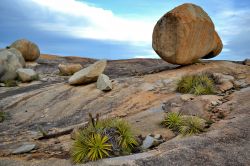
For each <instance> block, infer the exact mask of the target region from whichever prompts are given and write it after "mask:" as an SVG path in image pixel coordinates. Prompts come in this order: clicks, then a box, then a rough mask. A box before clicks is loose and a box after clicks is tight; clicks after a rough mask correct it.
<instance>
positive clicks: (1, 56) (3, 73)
mask: <svg viewBox="0 0 250 166" xmlns="http://www.w3.org/2000/svg"><path fill="white" fill-rule="evenodd" d="M24 66H25V61H24V59H23V57H22V54H21V53H20V52H19V51H18V50H16V49H14V48H11V49H0V82H5V81H8V80H14V79H15V78H16V77H17V73H16V70H17V69H19V68H23V67H24Z"/></svg>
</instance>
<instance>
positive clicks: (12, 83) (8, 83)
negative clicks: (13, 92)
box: [4, 80, 17, 87]
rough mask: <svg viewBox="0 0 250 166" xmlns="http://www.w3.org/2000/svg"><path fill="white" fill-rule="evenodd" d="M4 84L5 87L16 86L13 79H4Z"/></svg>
mask: <svg viewBox="0 0 250 166" xmlns="http://www.w3.org/2000/svg"><path fill="white" fill-rule="evenodd" d="M4 84H5V86H6V87H15V86H17V83H16V81H15V80H7V81H4Z"/></svg>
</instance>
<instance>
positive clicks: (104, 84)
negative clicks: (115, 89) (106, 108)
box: [96, 74, 112, 91]
mask: <svg viewBox="0 0 250 166" xmlns="http://www.w3.org/2000/svg"><path fill="white" fill-rule="evenodd" d="M96 85H97V89H100V90H102V91H109V90H111V89H112V82H111V80H110V79H109V77H108V76H106V75H105V74H101V75H99V77H98V79H97V83H96Z"/></svg>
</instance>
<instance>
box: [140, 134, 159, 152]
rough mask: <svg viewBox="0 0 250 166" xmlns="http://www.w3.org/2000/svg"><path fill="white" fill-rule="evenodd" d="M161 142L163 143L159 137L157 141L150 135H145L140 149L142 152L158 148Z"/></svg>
mask: <svg viewBox="0 0 250 166" xmlns="http://www.w3.org/2000/svg"><path fill="white" fill-rule="evenodd" d="M162 142H163V140H160V137H159V139H157V138H155V137H153V136H151V135H147V136H146V138H145V139H144V140H143V143H142V145H141V148H142V149H144V150H145V149H149V148H151V147H154V146H158V145H159V144H161V143H162Z"/></svg>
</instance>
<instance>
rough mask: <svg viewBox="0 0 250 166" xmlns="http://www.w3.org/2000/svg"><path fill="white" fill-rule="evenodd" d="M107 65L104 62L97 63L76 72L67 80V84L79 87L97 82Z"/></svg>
mask: <svg viewBox="0 0 250 166" xmlns="http://www.w3.org/2000/svg"><path fill="white" fill-rule="evenodd" d="M106 65H107V61H106V60H101V61H97V62H95V63H94V64H92V65H90V66H89V67H87V68H84V69H82V70H80V71H78V72H76V73H75V74H74V75H73V76H71V77H70V78H69V84H71V85H80V84H88V83H92V82H95V81H97V79H98V76H99V75H100V74H102V72H103V71H104V69H105V67H106Z"/></svg>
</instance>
